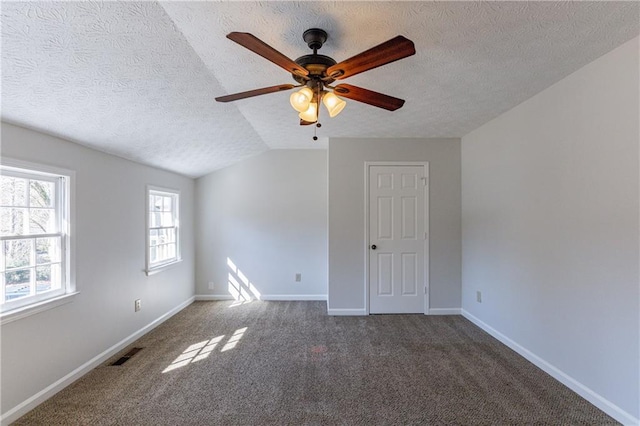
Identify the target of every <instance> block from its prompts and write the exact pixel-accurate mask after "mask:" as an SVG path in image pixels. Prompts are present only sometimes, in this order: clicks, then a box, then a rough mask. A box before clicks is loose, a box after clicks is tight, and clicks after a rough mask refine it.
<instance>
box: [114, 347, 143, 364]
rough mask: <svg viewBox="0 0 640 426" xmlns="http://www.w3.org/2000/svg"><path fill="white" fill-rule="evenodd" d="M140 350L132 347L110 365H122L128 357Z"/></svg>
mask: <svg viewBox="0 0 640 426" xmlns="http://www.w3.org/2000/svg"><path fill="white" fill-rule="evenodd" d="M141 350H142V348H133V349H131V350H130V351H129V352H127V353H126V354H124V356H122V357H121V358H119V359H118V360H117V361H116V362H114V363H113V364H111V365H122V364H124V363H125V362H127V361H129V359H131V357H132V356H134V355H135V354H137V353H138V352H140V351H141Z"/></svg>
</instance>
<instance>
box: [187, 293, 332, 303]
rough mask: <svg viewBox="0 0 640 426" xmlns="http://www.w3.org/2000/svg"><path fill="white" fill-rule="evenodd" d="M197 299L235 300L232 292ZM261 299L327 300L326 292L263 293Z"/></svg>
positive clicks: (205, 295) (206, 295)
mask: <svg viewBox="0 0 640 426" xmlns="http://www.w3.org/2000/svg"><path fill="white" fill-rule="evenodd" d="M196 300H199V301H200V300H233V296H231V295H230V294H196ZM260 300H270V301H283V302H284V301H296V300H299V301H305V300H321V301H325V300H327V295H326V294H262V295H260Z"/></svg>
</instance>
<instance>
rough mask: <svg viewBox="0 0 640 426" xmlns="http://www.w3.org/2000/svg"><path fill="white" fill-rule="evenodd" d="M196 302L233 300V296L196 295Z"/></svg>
mask: <svg viewBox="0 0 640 426" xmlns="http://www.w3.org/2000/svg"><path fill="white" fill-rule="evenodd" d="M195 298H196V301H197V302H200V301H203V300H233V296H231V295H230V294H196V296H195Z"/></svg>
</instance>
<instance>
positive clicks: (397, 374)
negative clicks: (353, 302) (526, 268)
mask: <svg viewBox="0 0 640 426" xmlns="http://www.w3.org/2000/svg"><path fill="white" fill-rule="evenodd" d="M131 347H141V348H143V349H142V350H141V351H140V352H138V353H137V354H136V355H134V356H133V357H131V358H130V359H129V361H128V362H126V363H125V364H123V365H121V366H111V363H113V362H114V361H115V360H117V359H118V358H120V357H121V356H122V355H123V354H124V353H126V352H128V351H129V350H130V349H131V348H128V349H126V350H124V351H122V353H120V354H118V356H115V357H114V358H113V359H111V360H109V362H108V363H105V364H104V365H102V366H100V367H98V368H96V369H95V370H93V371H92V372H90V373H89V374H87V375H86V376H85V377H83V378H82V379H80V380H78V381H77V382H75V383H74V384H73V385H71V386H69V387H68V388H66V389H65V390H63V391H61V392H60V393H58V394H57V395H55V396H54V397H53V398H51V399H49V400H48V401H46V402H45V403H43V404H42V405H40V406H39V407H37V408H36V409H34V410H33V411H31V412H30V413H28V414H27V415H25V416H24V417H22V418H21V419H20V420H18V422H16V424H19V425H218V424H241V425H265V424H275V425H285V424H289V425H301V424H317V425H320V424H323V425H324V424H327V425H334V424H344V425H365V424H366V425H369V424H387V425H391V424H394V425H395V424H429V425H448V424H456V425H507V424H512V425H520V424H539V425H547V424H554V425H555V424H563V425H605V424H616V422H615V421H614V420H613V419H611V418H610V417H608V416H607V415H605V414H604V413H602V412H601V411H599V410H598V409H597V408H595V407H594V406H592V405H591V404H589V403H588V402H587V401H586V400H584V399H582V398H581V397H579V396H578V395H576V394H575V393H573V392H572V391H570V390H569V389H568V388H566V387H565V386H563V385H562V384H560V383H559V382H557V381H556V380H554V379H553V378H551V377H550V376H548V375H547V374H546V373H544V372H543V371H541V370H539V369H538V368H537V367H535V366H533V365H532V364H530V363H529V362H528V361H526V360H525V359H523V358H522V357H520V356H519V355H517V354H516V353H515V352H513V351H511V350H510V349H509V348H507V347H506V346H504V345H502V344H501V343H499V342H498V341H497V340H495V339H493V338H492V337H490V336H489V335H488V334H486V333H485V332H483V331H482V330H480V329H479V328H477V327H476V326H475V325H473V324H472V323H470V322H469V321H467V320H466V319H464V318H463V317H460V316H424V315H383V316H368V317H330V316H327V315H326V304H325V303H324V302H252V303H246V304H243V305H238V306H233V304H232V303H231V302H196V303H194V304H193V305H191V306H189V307H188V308H186V309H185V310H183V311H182V312H180V313H179V314H177V315H176V316H174V317H173V318H171V319H169V320H168V321H167V322H165V323H164V324H162V325H160V326H159V327H158V328H156V329H155V330H154V331H152V332H151V333H149V334H147V335H146V336H144V337H143V338H141V339H140V340H138V341H137V342H136V343H135V344H133V345H132V346H131Z"/></svg>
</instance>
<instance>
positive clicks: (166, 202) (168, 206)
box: [162, 197, 173, 212]
mask: <svg viewBox="0 0 640 426" xmlns="http://www.w3.org/2000/svg"><path fill="white" fill-rule="evenodd" d="M162 198H164V207H163V210H164V211H166V212H170V211H172V210H173V208H172V206H171V204H172V203H171V201H172V200H171V197H162Z"/></svg>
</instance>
